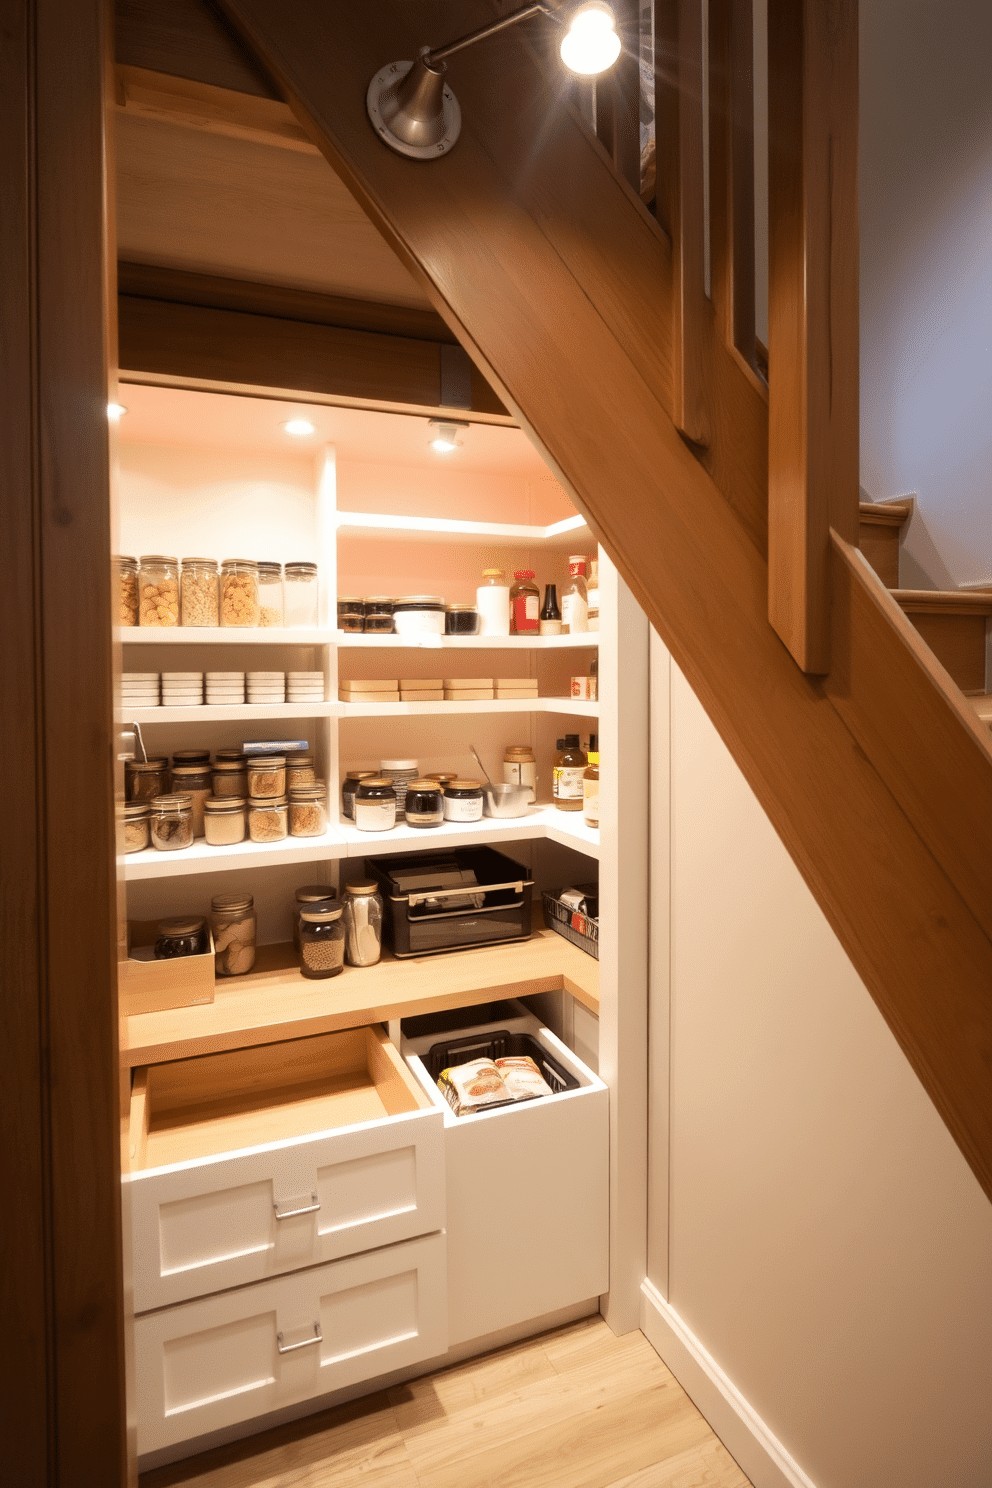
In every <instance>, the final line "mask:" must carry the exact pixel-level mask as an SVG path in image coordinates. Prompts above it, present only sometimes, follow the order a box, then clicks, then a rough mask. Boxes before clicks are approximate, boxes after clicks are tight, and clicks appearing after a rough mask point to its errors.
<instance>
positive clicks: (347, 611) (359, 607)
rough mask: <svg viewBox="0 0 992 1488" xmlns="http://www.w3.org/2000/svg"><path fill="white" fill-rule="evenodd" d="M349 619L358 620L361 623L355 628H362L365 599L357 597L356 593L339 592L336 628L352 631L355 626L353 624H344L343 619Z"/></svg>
mask: <svg viewBox="0 0 992 1488" xmlns="http://www.w3.org/2000/svg"><path fill="white" fill-rule="evenodd" d="M351 620H360V621H361V624H360V625H359V626H358V627H357V629H358V630H361V629H362V627H363V626H364V624H365V601H364V599H359V598H358V597H357V595H354V594H339V595H338V629H339V630H347V631H354V630H355V628H356V627H355V626H354V625H351V624H347V625H346V624H345V621H351Z"/></svg>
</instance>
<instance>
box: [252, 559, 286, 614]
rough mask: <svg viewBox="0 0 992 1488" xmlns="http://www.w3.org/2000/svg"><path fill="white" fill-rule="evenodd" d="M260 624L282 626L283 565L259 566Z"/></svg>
mask: <svg viewBox="0 0 992 1488" xmlns="http://www.w3.org/2000/svg"><path fill="white" fill-rule="evenodd" d="M258 623H259V625H282V623H283V608H282V564H281V563H260V564H259V565H258Z"/></svg>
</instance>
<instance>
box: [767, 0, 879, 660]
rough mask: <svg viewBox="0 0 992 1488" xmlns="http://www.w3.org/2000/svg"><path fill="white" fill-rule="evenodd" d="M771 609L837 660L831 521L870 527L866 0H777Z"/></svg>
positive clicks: (772, 57) (772, 66)
mask: <svg viewBox="0 0 992 1488" xmlns="http://www.w3.org/2000/svg"><path fill="white" fill-rule="evenodd" d="M768 127H769V181H768V198H769V302H768V362H769V366H768V370H769V459H768V464H769V472H768V527H769V532H768V618H769V620H770V621H771V623H772V625H773V626H774V628H775V630H776V631H777V633H778V635H779V636H780V637H781V639H782V640H783V641H784V642H785V644H786V646H787V647H788V649H789V651H790V652H791V654H792V656H793V657H794V659H795V660H796V661H797V662H798V664H799V666H800V667H802V669H803V671H805V672H811V673H824V672H827V671H829V669H830V587H829V574H830V529H831V528H834V529H835V530H836V532H837V533H838V534H839V535H840V536H841V537H843V538H844V540H845V541H846V542H850V543H852V544H856V543H857V531H858V453H859V452H858V206H857V188H858V181H857V173H858V7H857V0H829V3H827V0H769V6H768Z"/></svg>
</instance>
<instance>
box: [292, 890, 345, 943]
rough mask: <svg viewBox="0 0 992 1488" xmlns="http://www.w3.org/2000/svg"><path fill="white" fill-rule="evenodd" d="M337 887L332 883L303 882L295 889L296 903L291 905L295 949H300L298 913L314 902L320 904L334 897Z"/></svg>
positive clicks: (309, 907) (310, 906) (308, 907)
mask: <svg viewBox="0 0 992 1488" xmlns="http://www.w3.org/2000/svg"><path fill="white" fill-rule="evenodd" d="M337 895H338V891H337V889H336V888H335V887H334V885H333V884H304V885H303V887H302V888H299V889H297V891H296V903H295V904H294V905H293V944H294V946H295V947H296V949H297V951H298V950H299V949H300V915H301V914H302V913H303V911H304V910H305V909H312V908H313V906H314V905H315V904H320V902H321V901H322V900H323V899H336V898H337Z"/></svg>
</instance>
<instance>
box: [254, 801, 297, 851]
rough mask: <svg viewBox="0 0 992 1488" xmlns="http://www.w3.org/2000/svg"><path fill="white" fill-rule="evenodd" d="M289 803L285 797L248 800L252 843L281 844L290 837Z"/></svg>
mask: <svg viewBox="0 0 992 1488" xmlns="http://www.w3.org/2000/svg"><path fill="white" fill-rule="evenodd" d="M288 816H289V802H288V801H287V800H286V797H285V796H265V797H262V798H261V799H256V798H254V797H249V799H248V836H249V837H250V838H251V840H252V842H281V841H282V839H283V838H284V837H286V836H288V835H289V820H288Z"/></svg>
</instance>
